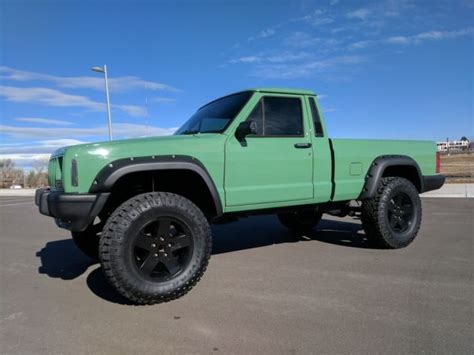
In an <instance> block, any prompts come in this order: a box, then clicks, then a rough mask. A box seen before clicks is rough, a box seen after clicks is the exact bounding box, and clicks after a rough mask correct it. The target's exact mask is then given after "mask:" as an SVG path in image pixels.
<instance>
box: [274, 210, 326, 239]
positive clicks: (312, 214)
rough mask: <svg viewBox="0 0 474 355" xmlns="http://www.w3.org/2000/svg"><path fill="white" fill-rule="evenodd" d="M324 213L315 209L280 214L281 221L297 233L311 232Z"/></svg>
mask: <svg viewBox="0 0 474 355" xmlns="http://www.w3.org/2000/svg"><path fill="white" fill-rule="evenodd" d="M321 217H322V213H320V212H316V211H314V210H308V211H295V212H288V213H280V214H278V219H279V220H280V223H281V224H283V225H284V226H285V227H286V228H288V229H290V230H291V231H293V232H295V233H297V234H305V233H309V232H311V231H312V230H313V229H314V228H315V227H316V226H317V225H318V223H319V222H320V221H321Z"/></svg>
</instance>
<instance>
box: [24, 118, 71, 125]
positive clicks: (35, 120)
mask: <svg viewBox="0 0 474 355" xmlns="http://www.w3.org/2000/svg"><path fill="white" fill-rule="evenodd" d="M15 121H20V122H30V123H40V124H46V125H53V126H71V125H73V124H75V123H73V122H69V121H63V120H53V119H50V118H37V117H19V118H15Z"/></svg>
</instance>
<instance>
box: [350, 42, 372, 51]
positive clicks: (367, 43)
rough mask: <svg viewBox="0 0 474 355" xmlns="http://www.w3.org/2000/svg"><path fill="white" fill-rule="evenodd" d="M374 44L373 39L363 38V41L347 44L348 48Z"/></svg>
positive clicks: (365, 46)
mask: <svg viewBox="0 0 474 355" xmlns="http://www.w3.org/2000/svg"><path fill="white" fill-rule="evenodd" d="M374 44H375V41H372V40H363V41H358V42H354V43H352V44H350V45H349V49H364V48H367V47H370V46H373V45H374Z"/></svg>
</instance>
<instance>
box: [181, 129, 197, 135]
mask: <svg viewBox="0 0 474 355" xmlns="http://www.w3.org/2000/svg"><path fill="white" fill-rule="evenodd" d="M196 133H199V131H198V130H197V129H187V130H185V131H183V132H181V134H196Z"/></svg>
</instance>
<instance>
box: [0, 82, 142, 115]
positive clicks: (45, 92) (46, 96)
mask: <svg viewBox="0 0 474 355" xmlns="http://www.w3.org/2000/svg"><path fill="white" fill-rule="evenodd" d="M0 96H3V97H5V98H6V100H7V101H11V102H16V103H30V104H31V103H36V104H40V105H45V106H53V107H82V108H86V109H89V110H92V111H105V104H104V103H100V102H97V101H93V100H91V99H89V98H88V97H86V96H80V95H71V94H66V93H63V92H61V91H59V90H55V89H49V88H42V87H13V86H5V85H0ZM112 107H113V108H117V109H119V110H121V111H124V112H126V113H128V114H129V115H131V116H146V110H145V109H144V108H143V107H140V106H135V105H112Z"/></svg>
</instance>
